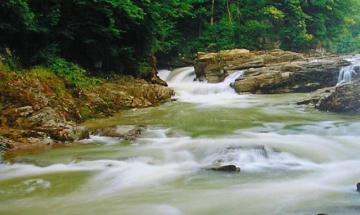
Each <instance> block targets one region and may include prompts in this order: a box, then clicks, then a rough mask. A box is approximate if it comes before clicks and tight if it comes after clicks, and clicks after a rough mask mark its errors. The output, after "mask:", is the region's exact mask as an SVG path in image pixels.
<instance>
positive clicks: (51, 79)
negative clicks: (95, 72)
mask: <svg viewBox="0 0 360 215" xmlns="http://www.w3.org/2000/svg"><path fill="white" fill-rule="evenodd" d="M0 80H1V81H0V88H1V89H2V90H1V91H0V110H1V113H0V137H2V138H6V139H8V140H11V142H9V144H8V145H11V146H12V147H7V145H6V144H5V145H4V144H3V143H2V142H1V143H0V145H1V146H0V148H1V149H9V148H13V149H21V148H29V147H32V146H35V147H38V146H39V145H42V146H43V145H51V144H55V143H64V142H71V141H75V140H78V139H82V138H86V137H87V136H88V135H89V133H88V131H86V129H85V128H84V127H83V126H79V125H78V123H80V122H83V121H84V120H85V119H87V118H94V117H102V116H108V115H111V114H112V113H115V112H118V111H120V110H124V109H129V108H143V107H149V106H153V105H157V104H160V103H163V102H166V101H168V100H170V99H171V96H172V95H173V94H174V92H173V91H172V90H171V89H169V88H167V87H165V86H161V85H158V84H151V83H148V82H146V81H144V80H135V79H133V78H129V77H128V78H120V77H118V78H114V79H113V81H111V82H109V81H102V83H100V84H97V85H94V86H91V87H75V86H71V85H69V84H67V83H66V81H65V80H63V79H61V78H59V77H57V76H56V75H54V74H53V73H51V72H49V73H48V74H47V73H46V75H44V74H42V75H39V74H32V73H28V74H21V75H19V74H17V73H14V72H2V71H0Z"/></svg>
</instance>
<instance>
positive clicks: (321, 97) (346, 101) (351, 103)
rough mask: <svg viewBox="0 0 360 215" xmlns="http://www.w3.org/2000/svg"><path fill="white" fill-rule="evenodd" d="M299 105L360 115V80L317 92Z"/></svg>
mask: <svg viewBox="0 0 360 215" xmlns="http://www.w3.org/2000/svg"><path fill="white" fill-rule="evenodd" d="M298 104H300V105H302V104H311V105H314V106H315V108H317V109H319V110H322V111H331V112H338V113H346V112H355V113H360V78H359V77H357V78H356V79H355V80H353V81H352V82H348V83H344V84H340V85H338V86H335V87H329V88H324V89H320V90H317V91H315V92H313V93H312V94H310V96H309V97H308V98H306V99H305V100H303V101H300V102H298Z"/></svg>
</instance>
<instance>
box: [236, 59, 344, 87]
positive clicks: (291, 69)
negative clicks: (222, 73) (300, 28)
mask: <svg viewBox="0 0 360 215" xmlns="http://www.w3.org/2000/svg"><path fill="white" fill-rule="evenodd" d="M348 64H349V62H347V61H344V60H343V59H342V58H337V57H331V58H327V59H323V60H321V61H316V62H313V61H294V62H284V63H280V64H273V65H268V66H266V67H262V68H257V69H249V70H247V71H245V73H244V76H243V77H241V78H240V79H239V80H237V81H236V82H235V84H234V88H235V90H236V91H237V92H238V93H244V92H249V93H265V94H266V93H291V92H311V91H314V90H317V89H321V88H325V87H330V86H335V85H336V83H337V78H336V77H337V76H338V74H339V71H340V69H341V68H342V67H343V66H345V65H348Z"/></svg>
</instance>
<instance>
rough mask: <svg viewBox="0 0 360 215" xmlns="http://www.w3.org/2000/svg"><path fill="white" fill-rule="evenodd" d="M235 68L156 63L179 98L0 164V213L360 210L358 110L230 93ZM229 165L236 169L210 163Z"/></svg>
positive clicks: (353, 213)
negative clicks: (136, 130)
mask: <svg viewBox="0 0 360 215" xmlns="http://www.w3.org/2000/svg"><path fill="white" fill-rule="evenodd" d="M241 75H242V71H237V72H234V73H232V74H231V75H229V76H228V77H227V78H226V79H225V81H224V82H222V83H217V84H210V83H205V82H196V81H194V78H195V74H194V69H193V67H187V68H181V69H176V70H174V71H166V70H163V71H161V72H160V76H161V78H163V79H164V80H166V81H168V83H169V85H170V87H172V88H174V89H175V91H176V98H177V99H178V102H173V103H169V104H166V105H164V106H160V107H154V108H149V109H143V110H136V111H131V110H130V111H124V112H123V113H122V114H121V116H120V118H119V119H117V118H114V119H108V120H115V122H117V124H116V123H115V124H116V125H117V126H119V127H120V128H121V126H124V122H126V123H125V125H129V124H139V123H144V124H146V125H147V127H146V129H145V132H144V133H143V134H142V135H141V137H140V138H138V139H137V140H135V141H126V140H122V139H117V138H114V137H103V136H90V138H89V139H88V140H85V141H82V142H81V143H80V144H79V145H78V146H73V147H65V148H61V149H54V150H51V151H48V152H46V153H43V154H38V155H25V156H20V158H18V160H15V163H13V164H8V163H3V164H1V163H0V214H17V215H19V214H20V215H21V214H24V215H35V214H58V215H68V214H94V215H95V214H109V215H117V214H121V215H133V214H137V215H138V214H139V215H162V214H163V215H172V214H174V215H217V214H226V215H228V214H229V215H237V214H248V215H263V214H270V215H316V214H318V213H328V214H329V215H359V214H360V208H359V206H358V205H359V204H360V196H359V194H358V193H357V192H356V191H355V184H356V183H357V182H358V181H360V168H359V167H360V158H359V154H360V144H359V142H360V141H359V140H360V123H359V120H356V119H355V118H354V117H345V116H340V115H335V114H329V113H319V112H315V111H311V110H308V109H304V108H303V107H296V108H295V107H294V106H293V105H292V104H291V102H289V101H290V100H291V99H293V97H294V96H298V95H281V96H280V97H279V96H278V95H269V96H266V97H262V96H248V95H238V94H236V93H235V92H234V90H233V89H232V88H231V87H230V84H231V83H233V82H234V81H235V80H236V79H237V78H239V77H240V76H241ZM254 98H255V100H256V103H254ZM269 98H271V99H269ZM117 120H118V121H117ZM97 122H98V123H99V124H101V123H102V121H100V120H99V121H97ZM105 124H106V123H105ZM124 127H125V126H124ZM229 164H231V165H236V166H238V167H240V168H241V172H239V173H226V172H213V171H209V170H208V168H209V167H212V166H214V165H229Z"/></svg>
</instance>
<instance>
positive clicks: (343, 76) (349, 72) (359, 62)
mask: <svg viewBox="0 0 360 215" xmlns="http://www.w3.org/2000/svg"><path fill="white" fill-rule="evenodd" d="M346 60H348V61H350V63H351V65H349V66H345V67H343V68H342V69H341V70H340V73H339V77H338V83H337V84H338V85H340V84H344V83H348V82H350V81H351V80H352V77H353V76H354V75H356V74H357V73H356V71H355V69H354V68H355V67H358V66H360V55H356V56H353V57H351V58H347V59H346Z"/></svg>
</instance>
